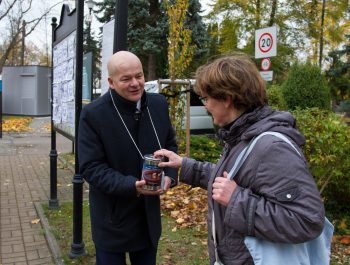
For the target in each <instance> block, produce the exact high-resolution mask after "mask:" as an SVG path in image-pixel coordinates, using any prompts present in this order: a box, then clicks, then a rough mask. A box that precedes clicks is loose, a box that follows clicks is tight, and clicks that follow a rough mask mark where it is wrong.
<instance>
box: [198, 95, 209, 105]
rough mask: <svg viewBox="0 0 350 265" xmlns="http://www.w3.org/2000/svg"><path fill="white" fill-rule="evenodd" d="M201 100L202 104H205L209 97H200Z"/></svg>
mask: <svg viewBox="0 0 350 265" xmlns="http://www.w3.org/2000/svg"><path fill="white" fill-rule="evenodd" d="M199 99H200V101H202V104H203V105H205V104H207V102H208V97H199Z"/></svg>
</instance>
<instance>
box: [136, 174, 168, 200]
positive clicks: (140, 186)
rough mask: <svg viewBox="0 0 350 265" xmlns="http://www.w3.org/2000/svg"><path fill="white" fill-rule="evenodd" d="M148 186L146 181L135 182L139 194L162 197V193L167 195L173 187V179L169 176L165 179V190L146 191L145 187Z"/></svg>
mask: <svg viewBox="0 0 350 265" xmlns="http://www.w3.org/2000/svg"><path fill="white" fill-rule="evenodd" d="M145 184H146V181H145V180H137V181H136V182H135V187H136V192H137V194H143V195H151V196H155V195H160V194H162V193H165V192H166V191H167V190H168V189H169V188H170V185H171V178H170V177H168V176H165V177H164V185H163V189H158V190H146V189H144V187H143V186H144V185H145Z"/></svg>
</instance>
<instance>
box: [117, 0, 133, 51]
mask: <svg viewBox="0 0 350 265" xmlns="http://www.w3.org/2000/svg"><path fill="white" fill-rule="evenodd" d="M128 2H129V1H128V0H117V5H116V7H115V13H114V42H113V53H115V52H118V51H126V49H127V42H126V40H127V32H128Z"/></svg>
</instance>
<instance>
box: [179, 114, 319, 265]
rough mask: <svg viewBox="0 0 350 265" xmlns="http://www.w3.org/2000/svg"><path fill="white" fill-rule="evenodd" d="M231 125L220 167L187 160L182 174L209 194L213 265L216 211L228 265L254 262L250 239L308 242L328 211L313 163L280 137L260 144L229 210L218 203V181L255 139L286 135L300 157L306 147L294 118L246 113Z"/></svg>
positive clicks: (246, 164) (223, 134) (221, 249)
mask: <svg viewBox="0 0 350 265" xmlns="http://www.w3.org/2000/svg"><path fill="white" fill-rule="evenodd" d="M228 127H229V128H226V129H225V128H222V129H220V131H219V137H220V138H221V139H222V140H223V141H224V142H225V148H224V152H223V154H222V156H221V158H220V160H219V161H218V163H217V164H212V163H208V162H198V161H195V160H193V159H190V158H185V159H183V163H182V167H181V171H180V180H181V181H182V182H185V183H187V184H190V185H192V186H196V187H202V188H204V189H207V190H208V208H209V211H208V232H209V233H208V248H209V256H210V262H211V264H213V263H214V261H215V255H214V243H213V237H212V229H211V227H212V220H211V219H212V218H211V216H212V211H213V210H214V213H215V223H216V235H217V241H218V253H219V256H220V259H221V261H222V262H223V263H224V264H225V265H231V264H232V265H238V264H254V263H253V261H252V258H251V256H250V254H249V251H248V250H247V248H246V246H245V245H244V236H246V235H251V236H255V237H258V238H263V239H266V240H270V241H273V242H284V243H302V242H305V241H308V240H310V239H313V238H315V237H317V236H318V235H319V234H320V233H321V231H322V228H323V222H324V207H323V203H322V201H321V198H320V194H319V191H318V189H317V187H316V184H315V181H314V179H313V177H312V176H311V174H310V172H309V170H308V165H307V162H306V160H305V158H304V157H300V156H299V155H298V154H297V153H296V152H295V150H293V148H292V147H291V146H290V145H289V144H287V143H286V142H284V141H283V140H280V139H279V138H276V137H274V136H265V137H263V138H261V139H260V140H259V141H258V142H257V143H256V145H255V147H254V149H253V151H252V152H251V154H250V155H249V156H248V158H247V159H246V161H245V162H244V164H243V165H242V167H241V169H240V170H239V171H238V173H237V175H236V177H235V179H234V180H235V181H236V183H237V185H238V186H237V188H236V189H235V191H234V193H233V194H232V197H231V199H230V202H229V204H228V206H227V207H224V206H222V205H220V204H218V203H216V202H214V201H213V200H212V184H213V181H214V179H215V177H216V176H222V175H223V172H224V171H227V172H229V171H230V169H231V168H232V166H233V164H234V161H235V159H236V157H237V156H238V154H239V153H240V151H241V150H242V149H243V148H244V147H245V146H247V144H248V143H249V142H250V140H251V139H252V138H254V137H255V136H257V135H259V134H261V133H262V132H265V131H276V132H280V133H282V134H284V135H285V136H287V138H289V139H290V140H291V141H292V143H294V145H295V146H296V148H297V149H298V150H299V151H300V153H302V151H301V149H300V147H301V146H302V145H303V144H304V143H305V140H304V137H303V136H302V135H301V134H300V132H299V131H298V130H297V129H296V128H295V120H294V118H293V117H292V115H291V114H290V113H288V112H280V111H273V110H271V109H270V108H269V107H262V108H258V109H256V110H254V111H253V112H250V113H245V114H243V115H242V116H240V117H239V118H238V119H237V120H236V121H235V122H234V123H233V124H231V125H230V126H228ZM248 224H250V225H248Z"/></svg>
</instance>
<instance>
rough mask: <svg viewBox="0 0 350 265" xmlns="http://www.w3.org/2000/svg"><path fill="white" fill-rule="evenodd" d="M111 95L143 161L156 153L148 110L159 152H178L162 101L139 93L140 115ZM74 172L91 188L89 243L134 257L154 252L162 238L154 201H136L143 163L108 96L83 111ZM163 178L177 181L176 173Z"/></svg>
mask: <svg viewBox="0 0 350 265" xmlns="http://www.w3.org/2000/svg"><path fill="white" fill-rule="evenodd" d="M111 94H112V96H113V99H114V101H115V103H116V106H117V108H118V110H119V112H120V114H121V116H122V118H123V120H124V122H125V123H126V126H127V127H128V129H129V131H130V132H131V134H132V136H133V139H134V140H135V142H136V144H137V145H138V147H139V149H140V151H141V152H142V154H143V155H145V154H153V152H154V151H156V150H159V149H160V147H159V144H158V141H157V138H156V135H155V132H154V130H153V127H152V123H151V121H150V117H149V114H148V111H147V106H148V109H149V111H150V114H151V117H152V120H153V123H154V126H155V129H156V131H157V134H158V137H159V141H160V144H161V147H162V148H166V149H169V150H173V151H175V152H176V151H177V145H176V140H175V133H174V130H173V127H172V125H171V123H170V119H169V113H168V104H167V102H166V99H165V98H164V96H162V95H159V94H151V93H144V95H143V96H142V99H141V113H139V114H137V113H136V103H134V102H130V101H128V100H126V99H124V98H122V97H120V96H119V95H118V94H117V93H116V92H115V91H114V90H111ZM78 157H79V170H80V174H82V175H83V177H84V178H85V180H86V181H87V182H88V183H89V184H90V191H89V199H90V214H91V226H92V238H93V241H94V243H95V245H96V247H97V248H99V249H102V250H105V251H109V252H126V251H136V250H140V249H142V248H145V247H149V246H151V245H153V246H155V247H156V246H157V244H158V240H159V237H160V234H161V219H160V200H159V196H143V195H141V196H139V197H138V196H137V193H136V188H135V182H136V180H139V179H140V178H141V172H142V164H143V160H142V158H141V156H140V154H139V152H138V151H137V149H136V147H135V145H134V144H133V142H132V140H131V137H130V136H129V134H128V133H127V130H126V129H125V126H124V125H123V123H122V121H121V119H120V117H119V116H118V113H117V111H116V109H115V108H114V106H113V103H112V100H111V97H110V92H109V91H108V92H107V93H105V94H104V95H103V96H101V97H100V98H98V99H96V100H95V101H93V102H92V103H90V104H88V105H86V106H85V107H84V108H83V110H82V112H81V116H80V122H79V134H78ZM165 175H166V176H169V177H171V178H173V179H174V181H175V182H176V179H177V170H176V169H166V170H165Z"/></svg>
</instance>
